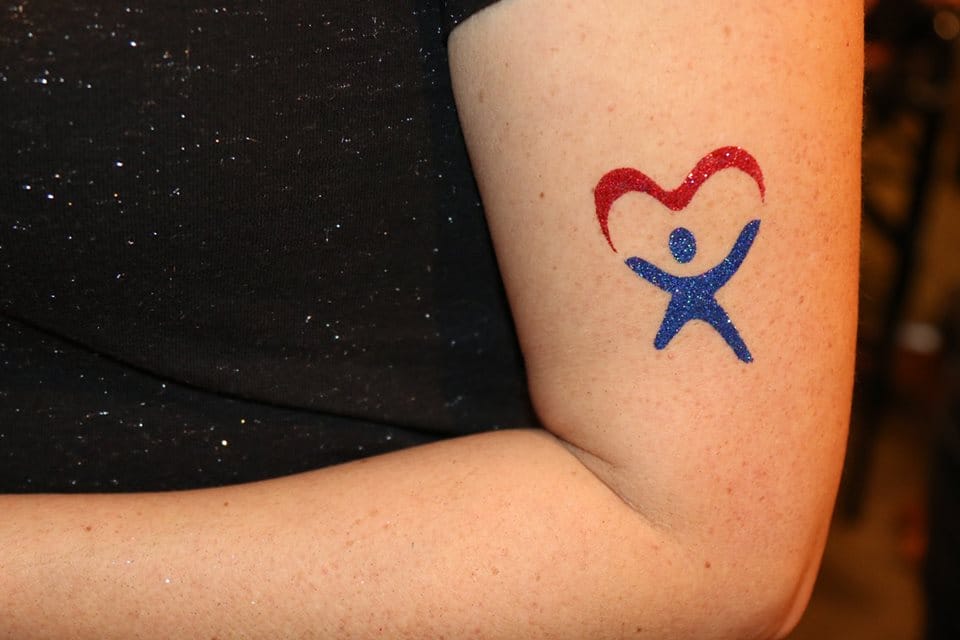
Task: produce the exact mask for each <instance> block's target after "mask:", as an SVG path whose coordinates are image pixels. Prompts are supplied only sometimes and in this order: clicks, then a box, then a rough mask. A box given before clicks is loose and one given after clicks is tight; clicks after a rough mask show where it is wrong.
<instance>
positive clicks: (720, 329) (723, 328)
mask: <svg viewBox="0 0 960 640" xmlns="http://www.w3.org/2000/svg"><path fill="white" fill-rule="evenodd" d="M711 303H712V304H710V305H709V307H708V308H707V310H706V313H705V314H704V317H703V319H704V320H706V321H707V322H709V323H710V325H711V326H712V327H713V328H714V329H716V330H717V333H719V334H720V335H721V336H723V339H724V340H726V341H727V344H728V345H730V348H731V349H733V352H734V353H735V354H737V357H738V358H740V359H741V360H743V361H744V362H753V355H752V354H751V353H750V349H748V348H747V343H745V342H744V341H743V338H741V337H740V332H739V331H737V328H736V327H735V326H734V324H733V321H732V320H730V316H728V315H727V312H726V311H724V310H723V307H721V306H720V303H718V302H717V301H716V300H711Z"/></svg>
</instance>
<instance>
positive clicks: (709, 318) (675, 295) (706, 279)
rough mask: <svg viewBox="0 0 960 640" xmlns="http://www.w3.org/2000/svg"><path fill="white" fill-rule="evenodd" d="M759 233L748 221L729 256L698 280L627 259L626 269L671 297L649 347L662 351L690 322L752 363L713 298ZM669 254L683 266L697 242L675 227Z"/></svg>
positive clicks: (638, 260) (734, 328)
mask: <svg viewBox="0 0 960 640" xmlns="http://www.w3.org/2000/svg"><path fill="white" fill-rule="evenodd" d="M759 229H760V221H759V220H752V221H750V222H749V223H747V225H746V226H745V227H744V228H743V231H741V232H740V237H738V238H737V241H736V242H735V243H734V245H733V248H732V249H730V253H728V254H727V257H726V258H724V259H723V261H722V262H721V263H720V264H718V265H717V266H715V267H714V268H713V269H710V270H709V271H707V272H705V273H701V274H700V275H698V276H675V275H671V274H669V273H667V272H666V271H663V270H662V269H659V268H657V267H655V266H654V265H652V264H650V263H649V262H647V261H646V260H642V259H640V258H636V257H634V258H629V259H628V260H627V266H628V267H630V268H631V269H632V270H633V271H634V273H636V274H637V275H638V276H640V277H641V278H643V279H644V280H647V281H649V282H650V283H651V284H653V285H656V286H658V287H660V288H661V289H663V290H664V291H666V292H667V293H670V294H672V297H671V298H670V304H669V305H668V306H667V313H666V315H664V317H663V323H662V324H661V325H660V330H659V331H658V332H657V337H656V338H655V339H654V341H653V346H654V347H656V348H657V349H663V348H664V347H666V346H667V344H669V343H670V341H671V340H672V339H673V337H674V336H675V335H677V333H679V332H680V329H682V328H683V325H685V324H687V322H689V321H690V320H703V321H704V322H707V323H709V324H710V326H712V327H713V328H714V329H716V330H717V332H718V333H719V334H720V335H721V336H723V339H724V340H726V341H727V344H728V345H730V348H731V349H733V352H734V353H736V354H737V357H738V358H740V359H741V360H743V361H744V362H753V356H752V355H750V350H749V349H747V345H746V343H744V341H743V339H742V338H741V337H740V334H739V333H738V332H737V328H736V327H735V326H733V322H732V321H731V320H730V316H728V315H727V312H726V311H724V310H723V307H721V306H720V304H719V303H718V302H717V300H716V298H714V295H716V293H717V290H718V289H720V287H722V286H723V285H725V284H727V282H728V281H729V280H730V278H732V277H733V274H735V273H736V272H737V269H739V268H740V265H741V264H743V260H744V258H746V257H747V252H748V251H750V247H751V246H752V245H753V241H754V239H755V238H756V237H757V231H758V230H759ZM670 253H672V254H673V257H674V258H675V259H676V260H677V262H679V263H681V264H684V263H687V262H690V261H691V260H693V257H694V256H695V255H696V254H697V240H696V238H695V237H694V236H693V234H692V233H691V232H690V231H689V230H688V229H684V228H683V227H678V228H677V229H674V230H673V231H672V232H671V233H670Z"/></svg>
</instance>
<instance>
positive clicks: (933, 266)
mask: <svg viewBox="0 0 960 640" xmlns="http://www.w3.org/2000/svg"><path fill="white" fill-rule="evenodd" d="M866 4H867V20H866V37H867V50H866V54H867V55H866V59H867V63H866V66H867V75H866V95H865V128H864V142H863V199H864V207H863V214H864V215H863V231H862V238H863V257H862V265H861V266H862V271H861V273H862V275H861V278H862V283H861V299H860V337H859V352H858V365H857V380H856V388H855V393H854V396H855V397H854V410H853V420H852V424H851V434H850V443H849V450H848V453H847V463H846V465H845V471H844V478H843V482H842V486H841V489H840V497H839V500H838V504H837V513H836V514H835V517H834V522H833V527H832V529H831V532H830V538H829V540H828V543H827V550H826V554H825V556H824V560H823V567H822V570H821V573H820V577H819V579H818V582H817V586H816V588H815V590H814V595H813V598H812V599H811V603H810V608H809V609H808V611H807V614H806V615H805V617H804V619H803V620H802V621H801V623H800V625H799V626H798V627H797V629H796V630H795V631H794V633H793V634H792V635H791V636H790V639H791V640H813V639H816V640H823V639H832V638H843V639H845V640H850V639H854V640H855V639H860V638H865V639H866V638H869V639H870V640H887V639H889V640H912V639H921V638H923V639H926V640H934V639H936V640H941V639H943V640H947V639H949V640H960V73H958V70H960V0H875V1H872V2H870V1H868V2H867V3H866Z"/></svg>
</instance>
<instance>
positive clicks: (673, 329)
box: [653, 299, 690, 349]
mask: <svg viewBox="0 0 960 640" xmlns="http://www.w3.org/2000/svg"><path fill="white" fill-rule="evenodd" d="M684 311H685V309H683V308H681V305H678V304H676V303H675V299H674V300H671V301H670V304H669V305H667V312H666V314H664V316H663V322H662V323H661V324H660V330H659V331H657V337H656V338H654V339H653V346H654V347H656V348H657V349H664V348H666V346H667V345H668V344H669V343H670V341H671V340H673V337H674V336H675V335H677V334H678V333H680V329H681V328H682V327H683V325H684V324H686V322H687V320H689V319H690V315H689V313H684Z"/></svg>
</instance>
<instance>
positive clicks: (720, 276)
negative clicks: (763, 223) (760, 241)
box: [703, 220, 760, 289]
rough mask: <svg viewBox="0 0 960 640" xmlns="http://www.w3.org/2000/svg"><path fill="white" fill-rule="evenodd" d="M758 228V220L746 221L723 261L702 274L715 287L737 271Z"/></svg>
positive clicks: (721, 284) (724, 282) (719, 285)
mask: <svg viewBox="0 0 960 640" xmlns="http://www.w3.org/2000/svg"><path fill="white" fill-rule="evenodd" d="M759 230H760V221H759V220H751V221H750V222H748V223H747V224H746V226H744V227H743V231H741V232H740V236H739V237H738V238H737V241H736V242H735V243H733V248H731V249H730V253H728V254H727V257H726V258H724V259H723V262H721V263H720V264H718V265H717V266H715V267H714V268H713V269H710V271H708V272H706V273H705V274H703V277H704V279H706V280H709V281H710V283H711V285H713V286H714V287H715V289H719V288H720V287H722V286H723V285H725V284H726V283H727V281H728V280H729V279H730V278H732V277H733V274H734V273H736V272H737V269H739V268H740V265H741V264H743V260H744V259H745V258H746V257H747V252H748V251H750V247H752V246H753V241H754V240H755V239H756V237H757V232H758V231H759Z"/></svg>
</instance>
